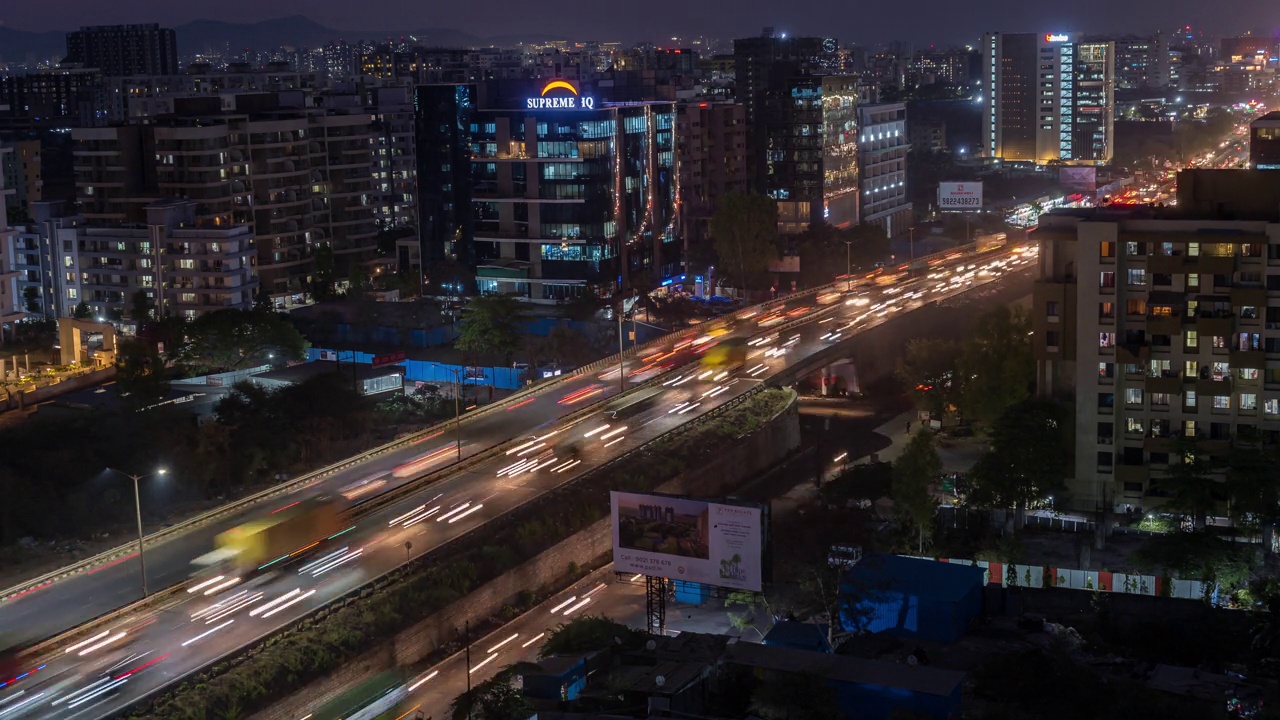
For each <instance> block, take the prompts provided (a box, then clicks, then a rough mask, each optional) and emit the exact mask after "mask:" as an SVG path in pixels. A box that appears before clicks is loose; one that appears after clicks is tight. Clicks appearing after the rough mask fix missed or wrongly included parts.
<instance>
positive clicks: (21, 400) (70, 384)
mask: <svg viewBox="0 0 1280 720" xmlns="http://www.w3.org/2000/svg"><path fill="white" fill-rule="evenodd" d="M115 376H116V368H115V366H114V365H112V366H111V367H106V368H102V369H100V370H90V371H89V372H87V373H83V374H80V375H75V376H72V377H67V378H65V379H63V380H61V381H60V382H56V383H54V384H52V385H42V386H40V387H38V388H35V389H34V390H28V391H26V392H21V393H13V394H11V395H9V396H8V397H6V398H4V399H3V400H0V412H5V411H8V410H21V409H25V408H29V407H31V406H32V405H36V404H38V403H42V402H45V401H47V400H52V399H53V398H55V397H58V396H59V395H63V394H65V393H69V392H72V391H73V390H81V389H83V388H87V387H93V386H94V385H97V384H99V383H104V382H107V381H108V380H112V379H114V378H115Z"/></svg>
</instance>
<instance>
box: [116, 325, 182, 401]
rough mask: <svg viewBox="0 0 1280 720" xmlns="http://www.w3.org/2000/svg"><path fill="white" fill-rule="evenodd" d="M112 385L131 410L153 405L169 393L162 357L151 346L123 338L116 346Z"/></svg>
mask: <svg viewBox="0 0 1280 720" xmlns="http://www.w3.org/2000/svg"><path fill="white" fill-rule="evenodd" d="M116 385H117V386H118V387H119V389H120V393H121V395H122V396H123V399H124V402H125V405H126V406H128V407H130V408H131V409H133V410H140V409H142V408H145V407H148V406H150V405H154V404H156V403H158V402H160V401H161V400H163V399H164V398H165V396H167V395H168V394H169V381H168V380H166V379H165V367H164V361H163V360H161V359H160V353H158V352H156V349H155V347H154V346H152V345H150V344H148V343H145V342H143V341H141V340H126V341H124V342H122V343H120V345H119V346H118V348H117V350H116Z"/></svg>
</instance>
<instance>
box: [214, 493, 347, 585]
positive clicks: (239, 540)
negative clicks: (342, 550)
mask: <svg viewBox="0 0 1280 720" xmlns="http://www.w3.org/2000/svg"><path fill="white" fill-rule="evenodd" d="M344 521H345V518H344V513H343V510H342V504H341V501H340V498H336V497H329V496H321V497H314V498H308V499H306V500H300V501H298V502H295V503H292V504H289V505H285V506H284V507H281V508H279V509H277V510H275V511H273V512H271V513H269V514H267V515H265V516H263V517H261V518H258V519H256V520H251V521H249V522H247V523H245V524H243V525H240V526H238V527H234V528H231V529H230V530H227V531H224V532H221V533H219V534H218V536H217V537H216V538H215V539H214V548H215V549H214V550H213V552H210V553H206V554H204V555H201V556H200V557H198V558H196V559H195V560H193V561H192V565H193V566H194V572H193V576H195V577H202V576H212V575H225V576H233V575H234V576H239V577H241V578H244V577H245V576H246V575H250V574H253V573H255V572H259V571H263V570H269V569H271V568H272V567H273V566H278V565H284V564H286V563H287V562H288V561H290V560H292V559H295V558H299V557H302V556H304V555H307V554H310V552H311V551H312V550H313V549H315V548H317V547H319V546H320V544H321V543H323V542H324V541H325V540H329V539H332V538H333V537H336V536H337V535H338V534H340V533H342V532H343V531H344V530H345V529H346V528H347V524H346V523H345V522H344Z"/></svg>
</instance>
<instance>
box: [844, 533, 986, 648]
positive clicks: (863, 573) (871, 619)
mask: <svg viewBox="0 0 1280 720" xmlns="http://www.w3.org/2000/svg"><path fill="white" fill-rule="evenodd" d="M985 575H986V573H985V571H984V570H983V569H982V568H980V567H974V566H971V565H955V564H951V563H942V562H937V561H934V560H919V559H916V558H907V557H901V556H898V555H869V556H866V557H864V558H863V559H862V562H860V563H858V564H857V565H854V566H853V567H852V568H850V569H849V570H847V571H845V573H844V575H843V576H842V577H841V582H840V592H841V599H840V603H841V612H840V620H841V624H842V625H843V626H844V628H845V629H846V630H850V631H855V630H858V629H865V630H869V631H871V632H883V633H886V634H890V635H896V636H899V637H907V638H920V639H924V640H934V641H937V642H947V643H950V642H955V641H957V640H959V639H960V637H961V636H963V635H964V633H965V630H966V629H967V628H968V627H969V622H970V621H971V620H973V618H975V617H977V615H978V613H980V612H982V586H983V583H984V582H985Z"/></svg>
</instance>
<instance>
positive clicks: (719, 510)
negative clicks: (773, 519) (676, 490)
mask: <svg viewBox="0 0 1280 720" xmlns="http://www.w3.org/2000/svg"><path fill="white" fill-rule="evenodd" d="M609 504H610V508H611V511H612V512H611V516H612V519H613V566H614V570H615V571H617V572H625V573H641V574H643V575H652V576H655V577H664V578H667V579H669V580H685V581H688V582H696V583H704V584H706V585H714V586H719V587H727V588H734V589H736V590H752V591H756V592H759V591H760V590H761V588H762V584H763V577H762V576H763V569H762V568H763V564H764V562H763V552H764V518H763V512H762V511H761V509H760V508H759V507H751V506H744V505H722V504H720V503H714V502H708V501H706V500H695V499H692V498H684V497H671V496H667V495H652V494H647V493H628V492H611V493H610V494H609Z"/></svg>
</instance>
